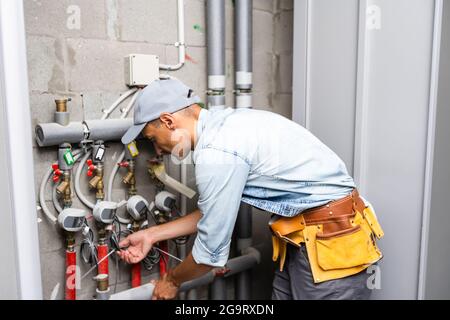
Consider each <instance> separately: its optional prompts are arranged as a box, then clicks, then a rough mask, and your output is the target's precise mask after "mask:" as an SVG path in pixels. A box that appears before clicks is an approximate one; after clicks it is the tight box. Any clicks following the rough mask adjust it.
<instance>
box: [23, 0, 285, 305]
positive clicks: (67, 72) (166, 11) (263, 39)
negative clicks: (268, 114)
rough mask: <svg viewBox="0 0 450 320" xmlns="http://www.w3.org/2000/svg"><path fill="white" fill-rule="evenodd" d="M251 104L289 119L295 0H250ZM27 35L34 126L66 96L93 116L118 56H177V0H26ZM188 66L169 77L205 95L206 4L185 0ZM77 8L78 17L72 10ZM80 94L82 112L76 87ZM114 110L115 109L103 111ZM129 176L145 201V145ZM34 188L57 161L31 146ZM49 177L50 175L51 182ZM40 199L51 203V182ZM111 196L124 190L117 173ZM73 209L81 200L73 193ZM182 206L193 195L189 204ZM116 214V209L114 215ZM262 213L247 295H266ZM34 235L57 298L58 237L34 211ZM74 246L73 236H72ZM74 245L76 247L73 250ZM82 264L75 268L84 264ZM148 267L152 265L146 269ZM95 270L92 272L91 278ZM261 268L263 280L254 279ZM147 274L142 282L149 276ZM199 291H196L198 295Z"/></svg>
mask: <svg viewBox="0 0 450 320" xmlns="http://www.w3.org/2000/svg"><path fill="white" fill-rule="evenodd" d="M253 3H254V17H253V19H254V81H255V83H254V105H255V108H260V109H265V110H269V111H273V112H278V113H280V114H282V115H285V116H286V117H289V118H290V117H291V96H292V80H291V78H292V16H293V14H292V11H293V10H292V8H293V0H254V1H253ZM24 6H25V21H26V32H27V51H28V71H29V88H30V104H31V113H32V125H33V127H34V126H35V125H36V124H37V123H39V122H49V121H53V112H54V109H55V107H54V99H55V98H57V97H70V98H72V101H71V102H70V103H69V110H70V112H71V119H72V120H74V121H75V120H82V119H84V118H85V119H96V118H99V117H100V116H101V115H102V109H104V108H107V107H109V106H110V105H111V103H112V102H113V101H115V100H116V99H117V98H118V97H119V95H120V94H121V93H123V92H125V91H126V90H127V87H126V86H125V84H124V80H123V79H124V75H123V57H124V56H125V55H127V54H129V53H145V54H157V55H159V57H160V60H161V62H162V63H169V64H173V63H176V58H177V50H176V48H175V47H173V43H174V42H175V41H176V37H177V32H176V12H177V9H176V0H96V1H91V0H24ZM185 9H186V12H185V14H186V43H187V55H188V57H187V58H188V59H187V63H186V66H185V67H184V68H183V69H181V70H180V71H177V72H173V73H172V74H173V75H174V76H175V77H177V78H179V79H180V80H182V81H184V82H186V83H187V84H188V85H190V86H191V87H192V88H193V89H194V90H195V91H196V93H197V94H198V95H199V96H200V97H201V98H202V100H203V101H205V100H206V93H205V92H206V87H207V84H206V79H207V74H206V52H207V48H206V25H205V1H204V0H186V1H185ZM78 15H79V18H80V20H79V23H78V21H77V19H76V18H77V17H78ZM226 17H227V28H226V32H227V35H226V50H227V54H226V57H227V91H226V97H227V105H229V106H232V105H233V104H234V98H233V94H232V90H233V77H234V68H233V46H234V43H233V32H234V30H233V1H232V0H227V1H226ZM81 93H83V94H84V106H85V107H84V110H83V109H82V108H81V105H82V104H81V97H80V94H81ZM119 115H120V111H119V108H118V110H117V111H116V112H115V113H114V114H113V115H112V116H111V117H112V118H115V117H118V116H119ZM107 146H108V149H107V159H106V173H107V175H108V173H109V172H110V170H111V168H112V166H113V164H114V163H115V162H116V159H117V157H118V155H119V154H120V151H121V146H120V145H119V144H117V143H107ZM140 151H141V154H142V156H141V157H139V159H138V168H137V176H138V179H137V183H138V190H139V193H140V194H142V195H143V196H144V197H146V198H147V199H149V200H151V199H152V197H153V196H154V193H155V190H154V186H153V185H152V184H151V183H150V179H149V178H148V175H147V173H146V160H147V159H148V158H150V157H151V156H152V153H153V150H152V148H151V147H150V146H149V145H148V144H145V143H144V144H142V145H141V146H140ZM33 154H34V159H33V161H34V163H35V177H34V183H35V186H36V192H37V191H38V190H39V184H40V182H41V179H42V177H43V175H44V174H45V172H46V171H47V170H48V168H49V167H50V165H51V163H52V162H53V161H55V159H56V149H55V148H38V147H37V146H36V144H35V143H34V146H33ZM167 165H168V167H169V168H168V170H169V174H171V175H172V176H174V177H175V178H179V168H178V167H176V166H175V165H171V164H169V163H167ZM188 169H189V170H188V172H189V173H190V175H189V185H190V186H191V187H195V181H194V179H193V176H192V172H193V168H192V166H190V167H189V168H188ZM86 182H87V178H83V180H82V183H81V184H82V186H86V187H85V188H84V194H86V195H88V196H89V197H90V198H91V199H92V200H93V199H94V198H93V192H92V191H91V190H88V188H87V183H86ZM51 184H52V183H51V182H50V183H49V185H51ZM48 189H49V190H48V192H47V194H46V200H47V205H48V206H49V207H50V208H52V203H51V193H50V188H48ZM113 194H114V199H117V200H118V199H123V198H124V197H125V196H126V192H125V188H123V186H122V185H121V181H120V177H119V176H117V178H116V181H115V184H114V190H113ZM73 206H74V207H79V208H82V207H83V206H82V204H81V203H80V202H79V201H78V200H77V199H76V197H74V204H73ZM188 207H189V209H193V208H194V207H195V202H190V203H189V206H188ZM121 214H123V212H121ZM268 216H269V215H268V214H264V213H261V212H256V210H255V218H254V221H255V224H254V225H255V227H254V229H255V237H254V240H255V245H257V246H259V247H260V248H261V250H262V251H263V253H264V259H263V263H262V264H261V265H260V266H258V267H257V268H256V270H255V274H256V276H258V278H259V279H268V280H267V281H265V282H264V281H258V283H257V284H255V285H256V288H254V289H255V293H256V296H255V298H270V285H271V277H268V275H267V274H266V273H267V272H271V270H272V268H273V266H272V264H271V262H270V255H271V249H270V237H269V234H268V230H267V226H266V225H265V224H266V220H267V219H268ZM39 241H40V247H41V264H42V270H43V275H42V276H43V288H44V298H45V299H50V298H52V297H53V298H56V299H61V298H63V296H64V235H63V234H62V232H61V231H60V230H59V228H58V227H56V226H53V225H51V224H50V223H49V222H48V220H47V219H46V218H45V216H43V214H42V212H41V211H40V210H39ZM77 243H78V244H79V243H80V238H79V237H78V238H77ZM78 249H79V248H78ZM78 261H80V263H79V265H80V267H81V273H82V274H83V273H84V272H85V271H87V269H88V268H89V266H87V265H85V264H84V263H82V262H81V258H80V257H78ZM154 269H155V270H154V271H156V269H158V268H157V266H156V267H155V268H154ZM110 272H111V279H110V284H111V285H112V289H113V290H114V284H115V282H116V270H115V263H114V261H113V260H110ZM94 275H95V272H94V273H93V274H92V276H94ZM259 275H262V277H259ZM156 276H157V273H155V272H145V273H144V277H143V280H144V281H148V280H149V279H150V278H153V277H156ZM129 285H130V276H129V267H128V266H125V265H123V264H122V263H119V273H118V274H117V291H120V290H123V289H126V288H128V287H129ZM94 293H95V283H94V281H92V280H91V277H86V278H85V279H84V280H83V281H82V283H81V289H80V290H79V292H78V298H79V299H91V298H92V295H93V294H94ZM205 297H206V296H204V295H201V298H205Z"/></svg>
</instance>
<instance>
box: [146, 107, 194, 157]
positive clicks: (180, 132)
mask: <svg viewBox="0 0 450 320" xmlns="http://www.w3.org/2000/svg"><path fill="white" fill-rule="evenodd" d="M184 127H185V123H184V122H183V120H182V119H179V118H177V117H173V115H166V116H164V117H163V119H162V120H155V121H153V122H150V123H148V124H147V125H146V126H145V128H144V130H143V135H144V136H145V137H146V138H147V139H149V140H150V141H151V142H152V143H153V146H154V148H155V151H156V154H157V155H158V156H163V155H168V154H172V155H174V156H175V157H176V158H178V159H180V160H181V159H183V158H184V157H185V156H186V155H187V154H188V153H189V150H190V149H191V139H190V134H189V133H188V132H187V130H185V129H184Z"/></svg>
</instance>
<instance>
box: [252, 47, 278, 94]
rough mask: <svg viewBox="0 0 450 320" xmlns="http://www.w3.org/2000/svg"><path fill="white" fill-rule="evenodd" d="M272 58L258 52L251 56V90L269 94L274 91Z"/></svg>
mask: <svg viewBox="0 0 450 320" xmlns="http://www.w3.org/2000/svg"><path fill="white" fill-rule="evenodd" d="M273 63H274V56H273V55H272V54H271V53H264V52H258V53H255V54H254V55H253V90H254V91H255V92H265V93H266V94H269V93H271V92H272V91H273V89H274V84H273V81H274V73H273V69H274V68H273Z"/></svg>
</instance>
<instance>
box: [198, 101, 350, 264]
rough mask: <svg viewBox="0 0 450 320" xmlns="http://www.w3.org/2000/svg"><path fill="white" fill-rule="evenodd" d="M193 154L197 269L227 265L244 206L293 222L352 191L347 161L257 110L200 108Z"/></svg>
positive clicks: (301, 131)
mask: <svg viewBox="0 0 450 320" xmlns="http://www.w3.org/2000/svg"><path fill="white" fill-rule="evenodd" d="M195 141H196V144H195V148H194V152H193V155H192V158H193V162H194V165H195V178H196V185H197V188H198V192H199V199H198V208H199V209H200V211H201V213H202V218H201V219H200V220H199V222H198V224H197V228H198V233H197V237H196V239H195V242H194V246H193V249H192V255H193V258H194V260H195V261H196V262H197V263H202V264H206V265H210V266H224V265H225V263H226V262H227V260H228V255H229V251H230V242H231V235H232V232H233V228H234V224H235V221H236V217H237V213H238V210H239V205H240V202H241V200H242V201H243V202H246V203H248V204H250V205H252V206H254V207H256V208H259V209H262V210H264V211H268V212H271V213H274V214H277V215H281V216H286V217H291V216H295V215H297V214H299V213H301V212H302V211H304V210H306V209H309V208H313V207H317V206H321V205H324V204H326V203H327V202H330V201H331V200H335V199H339V198H342V197H345V196H346V195H348V194H349V193H351V191H352V190H353V188H354V187H355V184H354V182H353V179H352V177H350V176H349V174H348V172H347V169H346V167H345V164H344V162H343V161H342V160H341V159H340V158H339V157H338V156H337V155H336V154H335V153H334V152H333V151H331V150H330V149H329V148H328V147H327V146H326V145H325V144H323V143H322V142H321V141H320V140H319V139H318V138H316V137H315V136H314V135H313V134H312V133H310V132H309V131H308V130H306V129H305V128H303V127H302V126H300V125H299V124H297V123H295V122H293V121H291V120H289V119H287V118H284V117H283V116H281V115H278V114H275V113H272V112H268V111H261V110H254V109H232V108H227V109H222V110H209V111H208V110H204V109H203V110H202V111H201V112H200V116H199V119H198V123H197V137H196V139H195Z"/></svg>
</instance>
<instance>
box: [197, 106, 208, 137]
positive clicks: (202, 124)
mask: <svg viewBox="0 0 450 320" xmlns="http://www.w3.org/2000/svg"><path fill="white" fill-rule="evenodd" d="M207 115H208V110H206V109H203V108H202V110H201V111H200V114H199V115H198V120H197V132H196V133H197V137H196V139H195V145H197V142H198V140H199V139H200V136H201V135H202V132H203V129H204V128H205V125H206V121H205V120H206V116H207Z"/></svg>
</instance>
